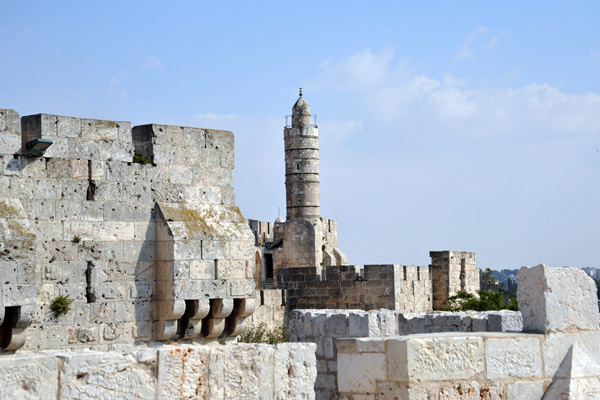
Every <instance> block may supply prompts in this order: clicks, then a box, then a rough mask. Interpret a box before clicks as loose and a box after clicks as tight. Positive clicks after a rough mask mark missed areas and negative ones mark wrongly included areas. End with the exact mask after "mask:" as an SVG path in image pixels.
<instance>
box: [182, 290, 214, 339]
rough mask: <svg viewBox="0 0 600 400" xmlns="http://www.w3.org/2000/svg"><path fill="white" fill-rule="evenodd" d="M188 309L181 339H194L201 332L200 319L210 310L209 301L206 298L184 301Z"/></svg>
mask: <svg viewBox="0 0 600 400" xmlns="http://www.w3.org/2000/svg"><path fill="white" fill-rule="evenodd" d="M186 303H187V305H188V309H186V312H185V313H186V315H187V316H188V318H189V320H188V324H187V328H186V329H185V332H183V336H182V337H181V339H194V338H197V337H199V336H200V335H201V334H202V319H204V318H205V317H206V316H207V315H208V313H209V312H210V301H209V300H208V299H199V300H188V301H186ZM190 307H191V309H189V308H190Z"/></svg>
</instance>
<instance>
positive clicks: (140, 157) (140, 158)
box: [132, 154, 150, 165]
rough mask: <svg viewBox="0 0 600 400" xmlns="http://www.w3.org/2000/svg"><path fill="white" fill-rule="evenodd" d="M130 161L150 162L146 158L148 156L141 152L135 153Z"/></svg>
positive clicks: (137, 162)
mask: <svg viewBox="0 0 600 400" xmlns="http://www.w3.org/2000/svg"><path fill="white" fill-rule="evenodd" d="M132 161H133V162H134V163H136V164H144V165H146V164H150V160H149V159H148V157H146V156H145V155H143V154H136V155H135V156H133V160H132Z"/></svg>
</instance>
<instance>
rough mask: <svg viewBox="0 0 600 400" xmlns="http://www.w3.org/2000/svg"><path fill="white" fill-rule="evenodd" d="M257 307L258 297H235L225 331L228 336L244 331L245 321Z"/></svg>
mask: <svg viewBox="0 0 600 400" xmlns="http://www.w3.org/2000/svg"><path fill="white" fill-rule="evenodd" d="M255 308H256V299H255V298H249V299H234V307H233V311H232V312H231V315H230V316H229V317H227V320H226V327H225V333H226V335H227V336H238V335H239V334H241V333H242V332H243V331H244V321H245V320H246V318H247V317H249V316H250V315H252V313H253V312H254V309H255Z"/></svg>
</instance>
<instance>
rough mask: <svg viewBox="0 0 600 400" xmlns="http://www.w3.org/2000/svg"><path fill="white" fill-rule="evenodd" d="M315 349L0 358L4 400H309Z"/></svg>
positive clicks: (169, 349)
mask: <svg viewBox="0 0 600 400" xmlns="http://www.w3.org/2000/svg"><path fill="white" fill-rule="evenodd" d="M314 352H315V345H314V344H308V343H307V344H299V343H285V344H279V345H275V346H270V345H265V344H230V345H226V346H185V345H182V346H163V347H160V348H159V349H151V348H137V349H132V350H128V351H121V352H90V351H88V352H79V353H77V352H60V351H59V352H52V353H51V354H35V355H33V354H26V355H12V356H5V357H0V376H2V382H3V384H2V386H1V387H0V398H3V399H48V400H49V399H56V400H63V399H64V400H67V399H152V400H155V399H156V400H162V399H165V400H167V399H169V400H170V399H192V398H202V399H215V400H216V399H314V391H313V385H314V381H315V376H316V368H315V355H314Z"/></svg>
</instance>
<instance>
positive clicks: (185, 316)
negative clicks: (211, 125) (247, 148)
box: [0, 110, 256, 349]
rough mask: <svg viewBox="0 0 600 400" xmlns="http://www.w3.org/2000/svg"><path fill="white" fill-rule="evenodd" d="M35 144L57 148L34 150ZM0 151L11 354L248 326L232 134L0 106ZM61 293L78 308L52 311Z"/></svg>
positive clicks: (248, 275) (246, 257) (0, 246)
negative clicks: (30, 145)
mask: <svg viewBox="0 0 600 400" xmlns="http://www.w3.org/2000/svg"><path fill="white" fill-rule="evenodd" d="M36 139H38V140H40V139H43V140H46V141H47V140H50V141H52V144H51V145H50V147H48V149H47V150H45V152H44V153H43V154H41V155H37V156H36V155H34V154H32V153H31V152H29V151H28V149H27V143H28V142H31V141H33V140H36ZM0 145H1V146H0V227H1V228H2V230H3V232H4V233H3V234H2V236H0V263H1V264H2V271H1V273H2V283H3V284H2V297H1V298H0V310H1V311H3V314H2V315H4V316H5V324H3V327H5V326H8V325H10V329H3V330H2V333H1V335H2V337H1V338H0V339H1V342H2V347H3V348H5V349H15V348H19V347H22V346H24V348H26V349H59V348H63V349H64V348H78V347H94V348H97V349H108V348H111V346H114V345H116V344H123V343H133V342H151V341H166V340H181V339H186V340H190V341H206V340H215V339H218V338H221V339H225V338H227V337H234V336H236V335H237V334H238V333H239V332H240V330H241V326H242V322H243V321H244V319H245V318H246V317H247V316H249V315H250V314H251V313H252V312H253V310H254V305H255V297H256V295H255V288H254V282H253V279H252V273H253V270H252V268H251V267H250V265H251V264H250V262H251V261H253V260H252V257H253V244H254V236H253V235H252V232H251V230H250V229H249V227H248V225H247V223H246V220H245V219H244V217H243V216H242V214H241V213H240V210H239V209H238V207H237V206H236V205H235V200H234V195H233V188H232V180H233V134H232V133H231V132H227V131H220V130H212V129H201V128H188V127H180V126H168V125H142V126H136V127H132V126H131V123H129V122H123V121H102V120H93V119H83V118H74V117H64V116H57V115H48V114H37V115H31V116H25V117H23V118H19V115H18V113H17V112H16V111H14V110H0ZM134 161H136V162H134ZM61 295H64V296H69V299H70V300H72V301H73V303H72V304H71V306H70V307H71V310H70V311H69V312H68V313H67V314H66V315H63V316H56V315H55V313H54V312H52V311H51V309H50V304H51V303H52V301H53V300H54V299H56V298H57V297H58V296H61ZM7 320H8V321H10V322H6V321H7Z"/></svg>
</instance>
